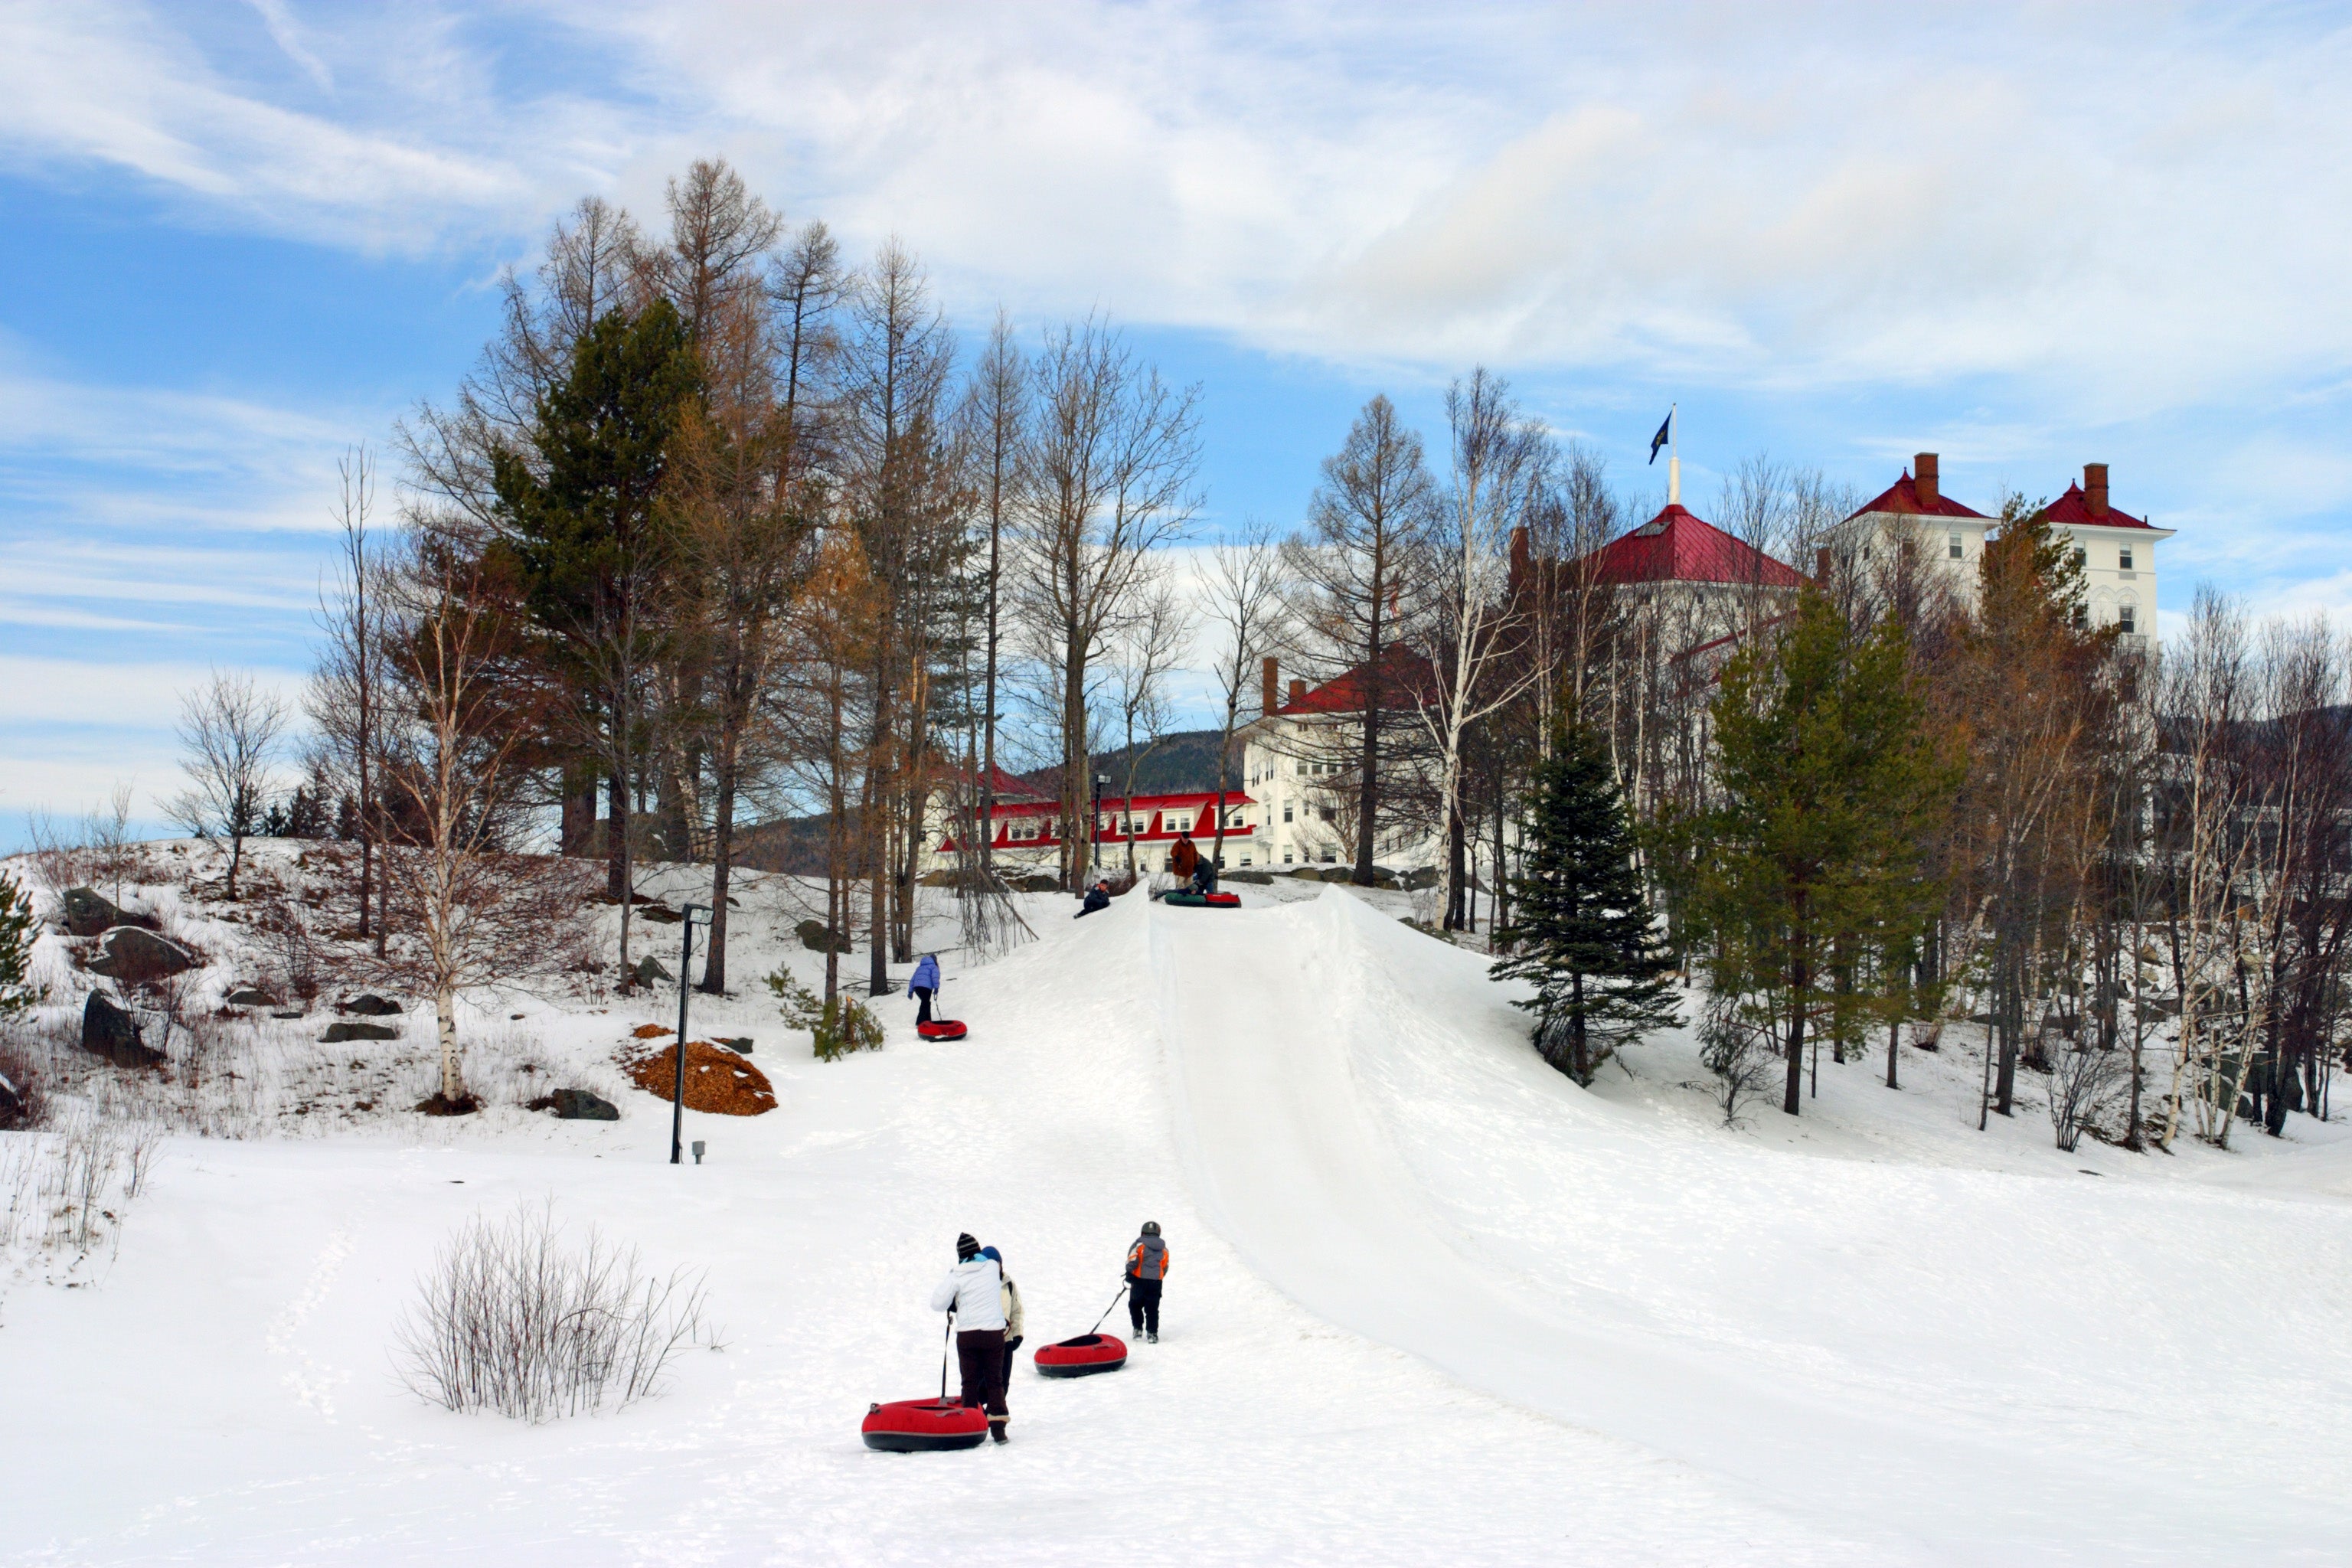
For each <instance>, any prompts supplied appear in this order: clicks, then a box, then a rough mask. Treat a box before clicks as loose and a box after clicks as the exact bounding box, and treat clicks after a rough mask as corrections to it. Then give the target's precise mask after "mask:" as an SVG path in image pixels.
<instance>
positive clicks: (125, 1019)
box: [81, 991, 164, 1068]
mask: <svg viewBox="0 0 2352 1568" xmlns="http://www.w3.org/2000/svg"><path fill="white" fill-rule="evenodd" d="M81 1048H82V1049H83V1050H86V1051H88V1052H89V1053H90V1054H91V1055H92V1056H100V1057H104V1058H106V1059H107V1060H108V1061H110V1062H112V1063H113V1064H114V1065H115V1066H117V1067H125V1068H147V1067H161V1066H162V1065H163V1060H164V1058H163V1052H161V1051H159V1050H156V1049H154V1048H153V1047H151V1046H149V1045H148V1044H147V1042H146V1041H145V1040H144V1039H143V1038H142V1037H141V1032H140V1028H139V1020H138V1019H137V1018H136V1017H134V1016H132V1015H131V1013H130V1011H129V1010H128V1009H126V1008H123V1007H120V1006H117V1005H115V1002H114V999H113V998H112V997H110V996H109V995H107V994H106V993H105V992H103V991H93V992H91V993H90V994H89V1001H87V1002H85V1003H83V1004H82V1009H81Z"/></svg>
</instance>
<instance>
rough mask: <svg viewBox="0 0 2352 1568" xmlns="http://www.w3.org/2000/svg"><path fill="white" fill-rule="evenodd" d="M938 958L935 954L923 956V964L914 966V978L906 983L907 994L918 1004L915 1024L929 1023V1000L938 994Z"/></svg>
mask: <svg viewBox="0 0 2352 1568" xmlns="http://www.w3.org/2000/svg"><path fill="white" fill-rule="evenodd" d="M939 990H940V958H939V954H937V953H935V952H927V953H925V954H923V962H922V963H919V964H917V965H915V973H914V977H913V978H912V979H910V980H908V982H907V994H908V995H909V996H912V997H914V998H915V1000H916V1001H917V1003H918V1004H919V1005H918V1006H917V1008H916V1010H915V1022H916V1023H918V1024H928V1023H929V1022H930V1021H931V998H932V997H933V996H936V995H938V994H939Z"/></svg>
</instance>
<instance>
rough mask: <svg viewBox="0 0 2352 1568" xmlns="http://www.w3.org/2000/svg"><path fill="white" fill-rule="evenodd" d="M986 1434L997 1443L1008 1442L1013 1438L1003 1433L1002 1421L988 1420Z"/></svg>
mask: <svg viewBox="0 0 2352 1568" xmlns="http://www.w3.org/2000/svg"><path fill="white" fill-rule="evenodd" d="M988 1435H989V1436H990V1437H992V1438H993V1439H994V1440H995V1441H997V1442H999V1443H1009V1442H1011V1441H1012V1440H1013V1439H1012V1438H1010V1437H1007V1436H1005V1435H1004V1423H1003V1422H1002V1421H992V1422H990V1423H989V1424H988Z"/></svg>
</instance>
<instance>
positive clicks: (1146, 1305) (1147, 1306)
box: [1127, 1219, 1168, 1345]
mask: <svg viewBox="0 0 2352 1568" xmlns="http://www.w3.org/2000/svg"><path fill="white" fill-rule="evenodd" d="M1167 1279H1168V1244H1167V1243H1166V1242H1164V1241H1162V1240H1160V1222H1159V1221H1158V1220H1156V1219H1148V1220H1145V1221H1144V1222H1143V1234H1142V1235H1141V1236H1139V1237H1136V1238H1135V1245H1134V1246H1133V1247H1129V1248H1128V1249H1127V1321H1129V1322H1130V1323H1132V1324H1133V1325H1135V1331H1136V1332H1137V1333H1139V1334H1141V1335H1142V1336H1143V1337H1144V1338H1145V1339H1147V1340H1149V1341H1150V1342H1152V1343H1153V1344H1155V1345H1156V1344H1158V1343H1159V1342H1160V1286H1161V1285H1163V1284H1165V1283H1166V1282H1167Z"/></svg>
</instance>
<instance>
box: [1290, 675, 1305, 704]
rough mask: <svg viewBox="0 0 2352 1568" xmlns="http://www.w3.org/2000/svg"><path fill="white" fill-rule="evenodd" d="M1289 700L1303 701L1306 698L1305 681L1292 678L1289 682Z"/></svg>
mask: <svg viewBox="0 0 2352 1568" xmlns="http://www.w3.org/2000/svg"><path fill="white" fill-rule="evenodd" d="M1290 700H1292V701H1293V702H1304V701H1306V700H1307V682H1305V681H1303V680H1300V679H1296V678H1295V677H1294V678H1293V679H1292V680H1291V682H1290Z"/></svg>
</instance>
